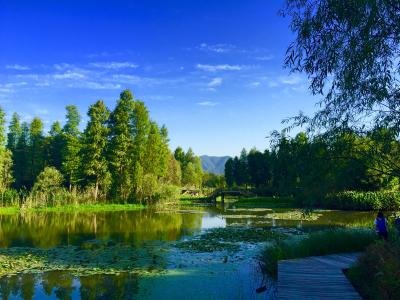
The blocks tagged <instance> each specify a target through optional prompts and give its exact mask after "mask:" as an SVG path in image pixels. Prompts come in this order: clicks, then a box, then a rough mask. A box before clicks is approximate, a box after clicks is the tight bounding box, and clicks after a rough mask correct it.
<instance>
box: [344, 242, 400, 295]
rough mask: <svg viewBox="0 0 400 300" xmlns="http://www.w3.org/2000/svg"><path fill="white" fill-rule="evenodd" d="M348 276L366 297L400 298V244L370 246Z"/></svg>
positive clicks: (383, 243)
mask: <svg viewBox="0 0 400 300" xmlns="http://www.w3.org/2000/svg"><path fill="white" fill-rule="evenodd" d="M347 276H348V277H349V279H350V281H351V282H352V284H353V285H354V286H355V287H356V288H357V290H358V291H359V293H360V294H361V296H362V297H363V298H364V299H400V246H399V244H398V243H397V244H395V243H387V242H381V241H380V242H378V243H375V244H373V245H371V246H369V247H368V248H367V250H366V252H365V253H364V254H363V255H362V256H361V257H360V258H359V260H358V263H357V264H356V265H355V266H354V267H352V268H350V270H349V271H348V273H347Z"/></svg>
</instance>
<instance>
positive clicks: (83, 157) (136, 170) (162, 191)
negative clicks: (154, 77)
mask: <svg viewBox="0 0 400 300" xmlns="http://www.w3.org/2000/svg"><path fill="white" fill-rule="evenodd" d="M87 115H88V118H89V120H88V123H87V125H86V128H85V130H84V131H83V132H80V130H79V125H80V122H81V116H80V114H79V111H78V109H77V107H76V106H73V105H69V106H67V107H66V122H65V125H64V126H61V123H60V122H58V121H57V122H55V123H54V124H52V125H51V129H50V131H49V133H48V134H47V135H46V134H44V132H43V122H42V121H41V119H39V118H37V117H36V118H34V119H33V120H32V121H31V122H30V124H28V123H27V122H21V118H20V116H19V115H18V114H17V113H14V114H13V116H12V119H11V122H10V124H9V127H8V132H7V135H6V128H5V114H4V112H3V111H1V112H0V170H1V177H0V193H2V195H3V196H2V197H4V194H7V195H9V194H10V191H14V192H13V193H14V194H15V191H18V194H19V195H26V194H28V193H29V192H31V193H33V192H34V193H36V194H40V193H42V194H43V193H44V194H48V193H50V191H53V192H51V193H52V194H57V193H60V190H63V192H64V194H65V192H67V193H68V194H76V193H81V194H86V195H89V196H88V197H89V198H92V199H93V200H94V201H99V200H102V201H106V200H107V201H117V202H124V203H127V202H134V201H135V202H140V203H142V202H144V201H146V202H154V201H157V200H159V199H161V198H174V197H175V198H176V197H177V195H179V193H180V186H181V184H184V185H194V186H198V187H200V186H201V184H202V181H201V178H202V169H201V164H199V158H198V157H196V156H195V155H194V153H193V151H192V150H190V149H189V151H188V152H187V153H184V151H183V150H182V149H181V148H178V149H177V150H176V151H175V155H174V154H173V153H172V152H171V151H170V150H169V146H168V143H169V138H168V131H167V128H166V127H165V126H161V127H160V126H158V125H157V124H156V122H154V121H152V120H151V119H150V116H149V112H148V110H147V108H146V106H145V105H144V103H143V102H141V101H139V100H135V99H134V97H133V95H132V93H131V92H130V91H129V90H125V91H123V92H122V93H121V94H120V98H119V100H118V102H117V105H116V107H115V109H114V110H113V111H110V110H109V109H108V108H107V107H106V105H105V104H104V102H103V101H102V100H99V101H97V102H96V103H95V104H93V105H91V106H90V107H89V110H88V112H87ZM10 188H12V190H10ZM53 196H54V195H53ZM80 196H81V197H82V195H80ZM46 197H47V195H46ZM46 197H45V198H46ZM53 198H54V197H53Z"/></svg>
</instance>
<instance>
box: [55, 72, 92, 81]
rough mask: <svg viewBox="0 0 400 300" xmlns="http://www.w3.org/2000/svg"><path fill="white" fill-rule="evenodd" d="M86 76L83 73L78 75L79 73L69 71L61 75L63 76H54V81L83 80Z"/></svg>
mask: <svg viewBox="0 0 400 300" xmlns="http://www.w3.org/2000/svg"><path fill="white" fill-rule="evenodd" d="M85 77H86V76H85V75H84V74H82V73H78V72H74V71H67V72H65V73H61V74H54V75H53V78H54V79H73V80H76V79H83V78H85Z"/></svg>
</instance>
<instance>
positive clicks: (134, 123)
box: [130, 101, 159, 196]
mask: <svg viewBox="0 0 400 300" xmlns="http://www.w3.org/2000/svg"><path fill="white" fill-rule="evenodd" d="M130 124H131V127H130V129H131V136H132V138H133V145H132V157H131V161H132V162H133V163H132V165H131V176H132V177H131V180H132V186H133V193H134V194H135V195H136V196H137V195H139V194H142V193H141V192H139V191H141V190H142V186H141V184H142V183H143V180H142V177H143V176H144V175H146V174H153V172H154V171H155V168H154V166H155V164H156V162H152V161H151V158H150V157H147V155H151V156H152V157H153V158H155V157H156V156H157V155H156V151H154V152H153V151H151V147H152V146H155V145H154V144H152V143H153V142H154V138H155V139H159V137H155V136H154V135H153V136H152V141H151V142H150V144H149V143H148V139H149V134H150V129H151V122H150V119H149V112H148V111H147V108H146V106H145V105H144V103H143V102H141V101H136V102H135V104H134V108H133V111H132V114H131V115H130ZM157 130H158V128H157ZM153 133H154V132H153ZM156 143H157V142H156ZM154 150H155V149H154ZM155 159H157V158H155Z"/></svg>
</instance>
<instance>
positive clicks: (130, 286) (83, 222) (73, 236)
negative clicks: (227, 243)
mask: <svg viewBox="0 0 400 300" xmlns="http://www.w3.org/2000/svg"><path fill="white" fill-rule="evenodd" d="M291 211H292V210H288V209H274V210H271V209H268V208H262V207H260V208H254V207H253V208H236V207H234V206H233V205H232V204H227V206H225V207H196V206H188V207H185V208H182V209H163V210H154V209H146V210H140V211H127V212H121V211H117V212H98V213H92V212H91V213H28V214H14V215H1V216H0V255H17V254H18V255H25V254H32V255H35V254H37V253H39V254H40V255H41V256H42V257H44V260H45V263H46V265H47V266H50V268H49V270H47V269H44V268H39V270H38V269H33V270H32V268H31V269H30V270H27V271H24V272H21V273H18V274H13V275H5V276H2V277H1V278H0V296H1V299H28V300H30V299H191V300H194V299H270V298H273V293H274V290H273V283H272V282H271V281H269V280H265V279H264V282H263V277H262V274H261V272H260V270H259V269H258V265H257V260H256V258H257V257H258V254H259V252H260V250H262V249H263V247H265V244H266V243H268V241H259V242H257V243H255V242H254V241H253V242H249V241H246V240H243V241H240V242H239V244H238V245H239V247H238V248H235V250H234V251H233V250H232V249H230V250H222V251H212V252H198V251H188V249H182V248H180V247H177V245H178V244H179V243H181V242H184V241H191V240H193V239H197V238H198V237H199V236H201V235H204V234H205V233H207V232H208V231H210V230H213V229H215V228H225V229H226V230H227V231H229V230H231V229H232V228H238V227H240V228H254V230H256V229H257V228H261V229H263V228H272V229H273V230H281V231H283V232H287V231H288V230H289V231H290V230H292V229H293V230H299V229H301V230H308V229H310V230H313V229H318V228H321V227H324V226H348V225H353V226H369V225H370V224H371V223H372V220H373V217H374V216H373V215H372V214H371V213H368V212H339V211H321V212H318V218H315V219H313V220H308V221H307V220H300V219H298V218H296V216H294V217H293V215H291V214H290V212H291ZM293 211H294V210H293ZM288 213H289V214H288ZM294 215H295V214H294ZM266 283H267V285H268V287H269V288H268V290H267V292H265V293H262V294H257V293H256V292H255V290H256V288H257V287H259V286H260V285H263V284H266Z"/></svg>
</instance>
